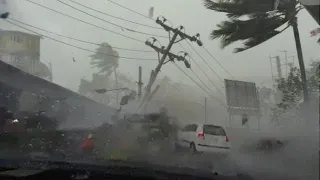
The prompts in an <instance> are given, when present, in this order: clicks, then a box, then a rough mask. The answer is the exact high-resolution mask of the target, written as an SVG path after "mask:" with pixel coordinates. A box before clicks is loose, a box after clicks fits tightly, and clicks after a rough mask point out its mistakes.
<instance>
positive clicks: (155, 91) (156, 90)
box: [144, 85, 160, 113]
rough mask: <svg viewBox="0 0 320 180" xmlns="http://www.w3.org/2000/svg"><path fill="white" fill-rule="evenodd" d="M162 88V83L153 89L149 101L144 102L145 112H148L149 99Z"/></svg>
mask: <svg viewBox="0 0 320 180" xmlns="http://www.w3.org/2000/svg"><path fill="white" fill-rule="evenodd" d="M159 89H160V85H157V86H156V88H155V89H154V90H153V91H152V93H151V94H150V96H148V99H147V102H146V103H145V104H144V112H145V113H146V111H147V107H148V103H149V101H150V100H151V99H152V97H153V96H154V95H155V94H156V93H157V92H158V90H159Z"/></svg>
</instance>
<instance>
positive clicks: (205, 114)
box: [204, 97, 208, 124]
mask: <svg viewBox="0 0 320 180" xmlns="http://www.w3.org/2000/svg"><path fill="white" fill-rule="evenodd" d="M207 118H208V117H207V97H205V98H204V123H205V124H207Z"/></svg>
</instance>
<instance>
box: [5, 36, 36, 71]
mask: <svg viewBox="0 0 320 180" xmlns="http://www.w3.org/2000/svg"><path fill="white" fill-rule="evenodd" d="M40 39H41V37H40V36H37V35H33V34H28V33H24V32H20V31H6V30H1V31H0V59H1V60H2V61H4V62H5V63H8V64H10V65H13V66H15V67H17V68H19V69H21V70H23V71H25V72H27V73H30V74H36V73H37V66H38V64H39V63H40Z"/></svg>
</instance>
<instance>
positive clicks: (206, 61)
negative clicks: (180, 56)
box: [187, 42, 224, 82]
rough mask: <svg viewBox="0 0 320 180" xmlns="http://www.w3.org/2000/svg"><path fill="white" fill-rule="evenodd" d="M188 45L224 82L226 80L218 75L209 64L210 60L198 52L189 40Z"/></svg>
mask: <svg viewBox="0 0 320 180" xmlns="http://www.w3.org/2000/svg"><path fill="white" fill-rule="evenodd" d="M187 43H188V45H189V46H190V47H191V48H192V49H193V51H194V52H195V53H196V54H197V55H198V56H199V57H200V58H201V59H202V61H203V62H205V64H206V65H207V66H208V67H209V68H210V69H211V71H212V72H213V73H214V74H215V75H216V76H217V77H218V78H219V79H220V80H221V81H222V82H224V80H223V79H222V78H221V77H220V76H219V75H218V73H216V71H215V70H213V68H212V67H211V66H210V65H209V64H208V62H207V61H206V60H205V59H204V58H203V57H202V56H201V55H200V54H199V53H198V51H197V50H196V49H195V48H194V47H193V46H192V45H191V44H190V43H189V42H187Z"/></svg>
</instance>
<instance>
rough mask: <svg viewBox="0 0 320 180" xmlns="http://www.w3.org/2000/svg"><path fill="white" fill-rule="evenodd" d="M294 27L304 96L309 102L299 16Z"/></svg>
mask: <svg viewBox="0 0 320 180" xmlns="http://www.w3.org/2000/svg"><path fill="white" fill-rule="evenodd" d="M292 28H293V34H294V38H295V42H296V48H297V54H298V61H299V67H300V72H301V80H302V88H303V98H304V102H308V101H309V93H308V85H307V77H306V69H305V67H304V61H303V55H302V47H301V42H300V35H299V29H298V23H297V18H295V20H294V22H293V23H292Z"/></svg>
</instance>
